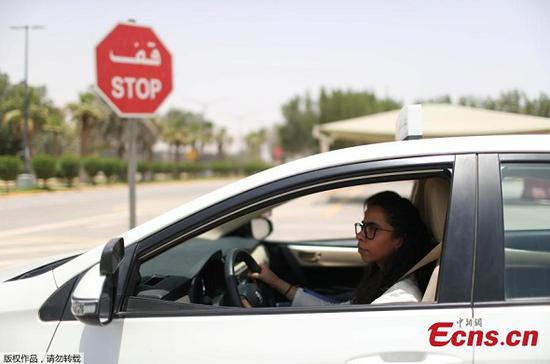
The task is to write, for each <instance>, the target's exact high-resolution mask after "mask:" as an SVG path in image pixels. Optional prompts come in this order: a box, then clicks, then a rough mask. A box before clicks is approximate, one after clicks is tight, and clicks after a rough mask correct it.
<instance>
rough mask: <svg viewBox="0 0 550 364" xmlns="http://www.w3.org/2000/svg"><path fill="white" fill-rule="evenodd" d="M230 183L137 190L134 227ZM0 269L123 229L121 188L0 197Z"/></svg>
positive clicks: (85, 244)
mask: <svg viewBox="0 0 550 364" xmlns="http://www.w3.org/2000/svg"><path fill="white" fill-rule="evenodd" d="M228 182H231V181H230V180H227V179H224V180H203V181H195V182H184V183H182V182H179V183H156V184H150V185H138V187H137V223H138V224H140V223H143V222H145V221H147V220H149V219H151V218H153V217H155V216H158V215H160V214H162V213H163V212H166V211H168V210H170V209H172V208H174V207H177V206H179V205H181V204H183V203H185V202H188V201H190V200H192V199H193V198H195V197H198V196H200V195H203V194H205V193H208V192H210V191H212V190H213V189H216V188H218V187H221V186H223V185H225V184H227V183H228ZM0 216H1V220H0V268H2V267H4V266H9V265H12V264H18V263H21V262H24V261H26V260H29V259H33V258H38V257H43V256H47V255H55V254H61V253H63V252H67V251H72V250H85V249H89V248H91V247H94V246H97V245H98V244H100V243H103V242H105V241H107V240H109V239H110V238H112V237H114V236H116V235H119V234H120V233H122V232H124V231H126V230H128V224H129V223H128V220H129V218H128V190H127V188H126V187H125V186H120V185H118V186H113V187H97V188H95V189H88V190H84V191H67V192H55V193H39V194H28V195H14V196H8V197H0Z"/></svg>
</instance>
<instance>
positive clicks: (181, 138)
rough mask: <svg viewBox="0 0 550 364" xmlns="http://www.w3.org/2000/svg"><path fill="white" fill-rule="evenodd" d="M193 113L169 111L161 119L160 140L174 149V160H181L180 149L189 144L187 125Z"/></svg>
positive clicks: (176, 110)
mask: <svg viewBox="0 0 550 364" xmlns="http://www.w3.org/2000/svg"><path fill="white" fill-rule="evenodd" d="M192 118H193V113H190V112H187V111H183V110H178V109H171V110H169V111H168V112H167V113H166V115H164V117H163V118H162V129H163V131H162V138H163V139H164V140H165V141H166V142H167V143H168V144H170V145H172V146H173V147H174V148H175V160H176V162H179V161H180V160H181V154H180V152H181V150H180V149H181V147H182V146H184V145H186V144H188V143H189V142H190V139H191V138H190V132H189V128H188V124H189V122H190V120H191V119H192Z"/></svg>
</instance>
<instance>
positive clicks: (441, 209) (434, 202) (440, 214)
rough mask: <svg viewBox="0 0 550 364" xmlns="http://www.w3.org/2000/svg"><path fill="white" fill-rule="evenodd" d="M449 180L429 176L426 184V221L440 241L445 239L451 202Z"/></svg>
mask: <svg viewBox="0 0 550 364" xmlns="http://www.w3.org/2000/svg"><path fill="white" fill-rule="evenodd" d="M449 191H450V187H449V182H448V181H447V180H445V179H443V178H429V179H428V180H426V183H425V185H424V209H425V214H426V216H425V218H426V222H427V223H428V224H429V227H430V229H431V231H432V234H433V235H434V238H435V239H436V241H438V242H442V241H443V233H444V232H445V220H446V218H447V207H448V204H449Z"/></svg>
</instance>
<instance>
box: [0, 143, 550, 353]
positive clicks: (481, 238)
mask: <svg viewBox="0 0 550 364" xmlns="http://www.w3.org/2000/svg"><path fill="white" fill-rule="evenodd" d="M398 181H399V182H400V183H408V184H409V185H410V186H411V187H412V189H411V190H410V193H409V194H408V196H407V197H409V198H410V199H411V201H412V202H413V203H414V204H415V205H416V206H417V207H418V208H419V210H420V212H421V215H422V216H423V218H424V220H425V222H426V224H427V225H428V226H429V227H430V228H431V231H432V232H433V234H434V236H435V238H436V239H437V240H438V242H440V243H441V244H440V245H438V248H437V249H434V251H432V252H431V253H430V254H429V255H428V256H426V257H425V259H423V261H422V262H419V263H420V264H419V265H424V264H425V263H428V264H431V265H430V267H433V269H432V268H430V269H431V272H430V276H429V277H428V278H429V281H428V282H427V287H426V289H425V291H424V292H423V299H422V302H419V303H415V304H385V305H384V304H382V305H330V306H311V307H290V306H289V304H288V302H286V300H285V299H284V298H283V297H282V296H279V295H277V294H275V293H273V292H270V291H269V290H266V289H265V287H258V286H254V285H253V283H252V282H250V281H249V279H248V278H247V277H248V275H247V273H248V272H249V271H250V270H254V269H255V264H256V263H265V264H269V265H270V267H271V268H272V270H273V271H275V272H276V273H277V274H279V275H280V276H281V277H283V278H285V279H286V280H288V281H290V282H294V283H296V284H299V285H302V286H304V287H309V288H312V289H313V290H316V291H318V292H322V293H324V294H328V295H334V296H337V297H341V298H343V297H346V295H349V292H350V290H352V289H353V287H355V285H356V284H357V281H358V279H359V278H360V275H361V271H362V269H363V266H362V264H361V261H360V259H358V258H357V256H358V255H357V247H356V241H355V239H354V235H353V233H352V231H353V227H352V225H353V223H354V222H355V221H346V222H343V224H344V225H345V226H344V228H345V229H349V232H350V233H349V234H348V235H346V236H342V237H341V238H337V236H334V238H332V236H329V235H330V234H329V235H327V236H328V238H325V239H321V238H320V237H322V236H324V231H325V230H324V229H325V226H323V222H322V221H321V220H320V219H319V216H317V215H316V214H317V212H318V211H317V210H315V208H314V207H311V210H307V208H306V207H307V206H315V204H307V203H303V204H301V205H300V203H301V202H300V201H302V202H303V201H306V200H307V199H308V198H311V197H312V196H317V194H319V193H325V194H329V195H331V194H334V195H337V193H338V191H342V190H343V189H345V188H350V187H352V188H356V189H358V190H359V191H362V189H363V188H364V187H367V188H370V187H373V186H376V188H377V189H391V188H392V186H395V183H396V182H398ZM403 181H404V182H403ZM348 197H349V198H346V199H344V201H343V202H342V204H341V208H345V207H346V206H348V205H352V204H356V205H357V206H358V207H357V208H358V211H362V210H361V207H362V206H360V205H361V203H362V201H363V200H364V198H365V197H368V196H365V195H361V194H358V195H354V196H351V197H350V196H348ZM175 198H176V196H175ZM292 203H297V205H296V206H305V207H304V209H301V208H295V210H296V213H300V214H303V215H304V216H308V217H309V220H308V221H309V223H308V224H307V226H299V227H295V228H296V229H295V233H292V234H290V235H289V234H288V231H287V235H289V237H287V238H284V239H277V238H276V236H277V233H278V232H279V233H280V232H284V230H285V229H284V228H282V227H281V226H278V225H277V222H276V221H274V222H272V221H271V220H272V219H271V217H269V211H273V213H274V214H275V212H276V211H277V209H279V208H281V207H283V206H288V204H292ZM342 206H343V207H342ZM357 219H360V213H359V214H358V215H357ZM290 220H292V218H290ZM298 232H299V234H298ZM279 236H281V235H280V234H279ZM0 277H1V279H0V280H1V281H2V283H0V353H2V354H1V355H3V357H0V362H1V361H2V360H4V361H5V362H7V361H6V360H10V359H13V356H14V355H22V354H25V355H29V354H33V355H35V356H38V358H39V360H40V359H45V360H44V362H46V361H47V360H54V359H55V355H58V356H59V358H61V359H63V355H65V357H64V358H65V359H67V355H80V358H81V359H83V361H84V362H85V363H103V364H106V363H172V362H178V363H219V362H227V363H243V364H244V363H259V362H261V363H383V362H392V363H401V362H403V363H405V362H406V363H412V362H426V363H436V362H438V363H440V362H445V363H461V362H465V363H484V362H489V361H491V362H497V361H504V362H524V363H527V362H536V361H539V362H543V361H544V362H548V361H550V346H547V343H548V342H549V340H550V136H488V137H464V138H448V139H432V140H410V141H400V142H393V143H382V144H374V145H368V146H361V147H354V148H348V149H343V150H337V151H333V152H329V153H323V154H318V155H314V156H311V157H308V158H304V159H301V160H297V161H294V162H291V163H288V164H284V165H281V166H278V167H275V168H272V169H270V170H267V171H264V172H261V173H258V174H256V175H253V176H251V177H248V178H245V179H243V180H241V181H239V182H236V183H232V184H229V185H227V186H224V187H222V188H221V189H219V190H216V191H213V192H211V193H209V194H207V195H205V196H203V197H200V198H198V199H196V200H194V201H192V202H189V203H187V204H185V205H183V206H181V207H179V208H177V209H175V210H173V211H170V212H168V213H166V214H164V215H162V216H160V217H158V218H155V219H153V220H151V221H149V222H147V223H145V224H143V225H140V226H138V227H136V228H135V229H132V230H130V231H128V232H126V233H124V234H122V235H121V236H120V237H117V238H115V239H112V240H111V241H109V242H108V243H106V244H105V245H103V246H100V247H97V248H96V249H94V250H91V251H89V252H87V253H85V254H82V255H79V256H75V257H70V258H66V259H63V260H60V261H55V262H51V263H49V264H46V265H43V266H41V267H38V268H36V269H33V270H29V271H19V272H17V273H11V274H8V273H5V274H1V273H0ZM247 289H248V292H249V293H250V294H251V295H256V296H258V295H259V297H257V300H256V301H254V300H253V299H251V301H254V302H253V303H254V305H255V306H256V307H253V308H243V307H240V300H239V296H240V295H241V294H247V293H243V292H244V291H246V290H247ZM10 355H11V356H10Z"/></svg>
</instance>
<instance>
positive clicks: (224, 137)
mask: <svg viewBox="0 0 550 364" xmlns="http://www.w3.org/2000/svg"><path fill="white" fill-rule="evenodd" d="M213 140H214V142H215V143H216V149H217V151H218V158H223V157H224V156H225V147H226V146H227V145H230V144H231V143H233V138H232V137H231V136H230V135H229V134H228V133H227V129H226V128H223V127H222V128H220V129H218V130H216V131H214V135H213Z"/></svg>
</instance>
